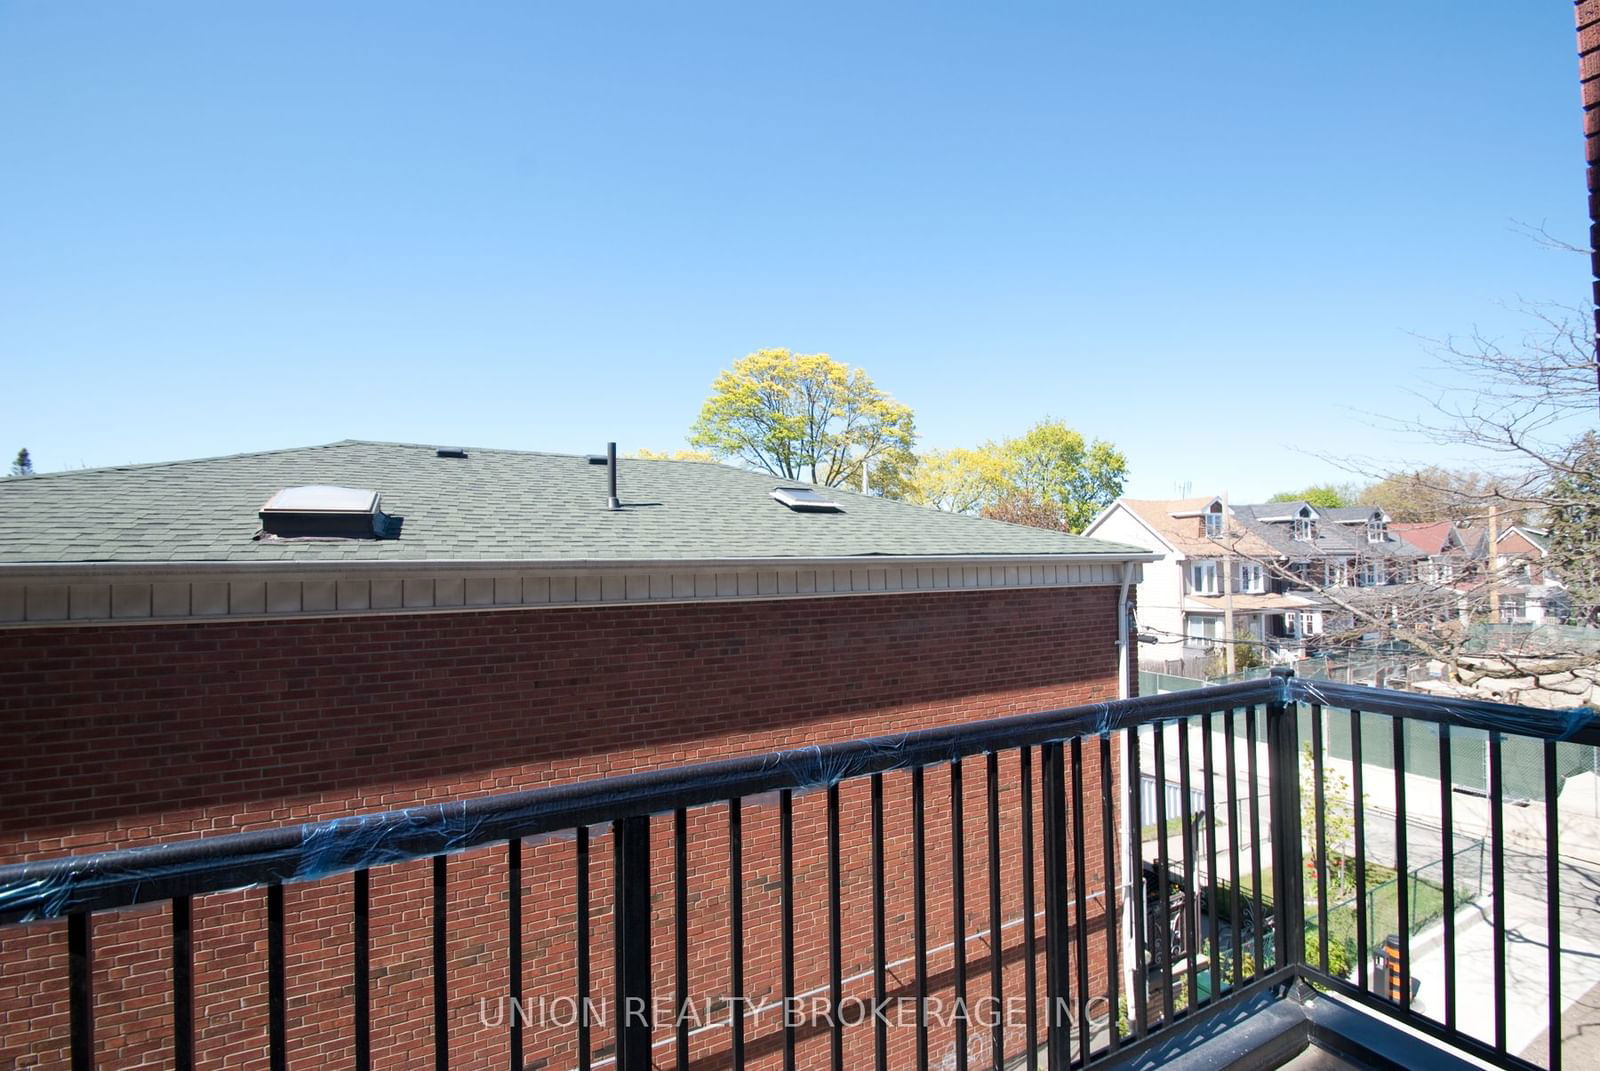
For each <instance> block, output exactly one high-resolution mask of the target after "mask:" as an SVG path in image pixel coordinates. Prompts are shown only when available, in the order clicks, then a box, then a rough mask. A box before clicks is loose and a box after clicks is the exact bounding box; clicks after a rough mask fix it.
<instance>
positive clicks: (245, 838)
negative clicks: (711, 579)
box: [0, 672, 1600, 925]
mask: <svg viewBox="0 0 1600 1071" xmlns="http://www.w3.org/2000/svg"><path fill="white" fill-rule="evenodd" d="M1272 702H1283V703H1289V702H1311V703H1322V704H1324V705H1326V706H1331V707H1348V708H1354V709H1360V710H1364V711H1370V712H1372V713H1378V714H1394V715H1399V716H1401V717H1411V718H1420V719H1422V720H1426V721H1432V722H1436V723H1440V724H1450V725H1461V726H1466V727H1470V728H1475V729H1489V730H1496V731H1501V732H1506V733H1515V734H1518V735H1523V736H1532V737H1540V738H1544V739H1560V740H1574V741H1577V742H1580V743H1588V744H1600V719H1597V718H1596V716H1595V714H1594V712H1593V711H1577V712H1572V711H1544V710H1532V709H1529V708H1525V707H1517V706H1510V705H1507V704H1503V703H1486V702H1481V701H1476V700H1466V699H1447V698H1441V697H1436V696H1425V695H1418V694H1415V693H1409V692H1393V691H1387V690H1384V689H1377V688H1368V687H1365V686H1361V685H1343V684H1334V683H1332V682H1328V681H1314V680H1304V679H1300V678H1296V677H1293V676H1292V675H1291V674H1288V673H1286V672H1275V673H1274V674H1273V676H1271V677H1269V678H1262V679H1258V680H1249V681H1240V682H1236V683H1233V684H1225V685H1219V686H1213V687H1207V688H1197V689H1192V690H1188V691H1183V692H1175V693H1171V694H1167V695H1159V696H1141V697H1139V698H1135V699H1122V700H1113V701H1108V702H1103V703H1092V704H1086V705H1083V706H1076V707H1066V708H1062V709H1059V710H1050V711H1043V712H1040V713H1036V714H1024V715H1016V716H1013V717H1007V718H998V719H993V720H989V721H982V722H969V723H965V724H960V725H954V726H947V727H940V728H934V729H925V730H920V731H917V732H908V733H899V734H895V735H892V736H881V737H873V738H868V739H864V740H852V741H846V742H843V743H838V744H827V745H822V746H818V747H808V748H800V749H795V750H790V751H778V752H770V753H766V754H761V755H751V756H743V757H739V758H731V759H723V760H719V761H715V762H708V763H702V764H699V765H695V766H688V767H672V768H666V769H658V770H649V771H645V772H641V773H633V774H624V775H620V776H616V777H607V778H602V779H598V780H590V781H581V782H572V783H567V784H559V785H550V786H546V787H541V788H535V789H528V790H525V791H522V792H514V793H505V794H501V795H495V796H482V797H476V798H472V799H466V800H455V801H451V802H448V803H436V804H427V805H422V806H417V807H410V808H406V809H404V810H399V811H388V812H382V813H378V814H363V815H354V816H350V817H346V818H337V819H333V820H330V821H324V822H314V823H308V824H305V825H299V826H287V827H280V828H277V829H270V830H261V831H256V832H248V833H230V834H224V835H221V836H215V837H200V838H191V839H187V840H180V841H172V842H167V843H162V844H156V845H150V846H147V847H136V848H125V849H120V850H116V851H110V852H103V853H99V854H95V855H81V856H68V857H60V858H55V859H48V860H40V861H36V862H30V863H19V864H13V865H10V866H3V867H0V925H4V924H8V923H16V922H27V921H33V920H36V919H46V918H58V917H61V916H63V915H66V914H68V913H70V912H75V911H96V910H105V909H110V908H117V907H128V906H131V905H134V904H141V903H151V902H156V901H160V900H165V899H169V898H171V897H173V896H177V895H198V894H202V893H207V892H217V891H221V890H224V889H239V888H247V887H250V886H257V885H264V884H272V883H278V882H296V881H312V880H316V879H318V878H323V877H329V876H332V875H335V874H340V873H346V872H349V871H352V870H358V869H362V868H365V867H372V866H383V865H387V864H391V863H399V862H405V861H408V860H413V859H421V858H426V857H429V856H433V855H440V854H448V853H454V852H460V851H465V850H467V849H469V848H474V847H478V846H480V845H484V844H490V843H493V842H495V841H500V840H507V839H510V838H513V837H538V836H543V835H548V834H559V833H565V832H567V831H570V830H573V829H576V828H578V827H579V826H589V825H595V824H598V823H604V822H610V821H612V820H614V819H618V818H623V817H628V816H632V815H641V814H659V813H664V812H667V811H671V810H673V809H675V808H678V807H696V806H701V805H704V804H709V803H717V802H721V801H724V800H728V799H732V798H735V797H747V796H754V795H759V794H762V793H767V792H773V791H776V790H779V789H812V788H822V787H826V786H828V785H831V784H836V783H838V782H841V781H845V780H850V779H853V778H858V777H864V776H867V775H869V774H873V773H881V772H886V771H889V770H896V769H903V768H910V767H915V766H926V765H931V764H937V763H944V762H951V761H954V760H956V759H960V758H965V757H967V756H971V755H980V754H984V753H986V752H991V751H1004V750H1009V749H1012V748H1019V747H1030V746H1035V745H1038V744H1044V743H1050V742H1054V741H1060V740H1068V739H1072V738H1073V737H1082V736H1094V735H1098V734H1101V733H1106V732H1111V731H1113V730H1117V729H1124V728H1128V727H1131V726H1138V725H1144V724H1149V723H1154V722H1162V721H1167V720H1171V719H1174V718H1180V717H1186V716H1190V715H1195V714H1205V713H1211V712H1215V711H1222V710H1228V709H1237V708H1240V707H1245V706H1250V705H1256V704H1266V703H1272Z"/></svg>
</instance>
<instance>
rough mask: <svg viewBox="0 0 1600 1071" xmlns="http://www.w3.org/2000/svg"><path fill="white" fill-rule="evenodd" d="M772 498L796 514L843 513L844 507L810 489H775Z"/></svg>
mask: <svg viewBox="0 0 1600 1071" xmlns="http://www.w3.org/2000/svg"><path fill="white" fill-rule="evenodd" d="M772 497H773V498H775V499H777V500H778V501H779V502H782V503H783V504H784V505H785V506H788V507H789V508H790V509H792V510H794V511H795V512H796V513H843V512H844V507H842V506H840V505H839V503H837V502H835V501H833V500H832V499H830V498H828V497H826V496H824V495H822V494H819V493H818V492H817V491H815V490H813V489H811V488H809V487H775V488H773V490H772Z"/></svg>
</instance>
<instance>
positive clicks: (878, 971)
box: [872, 773, 889, 1071]
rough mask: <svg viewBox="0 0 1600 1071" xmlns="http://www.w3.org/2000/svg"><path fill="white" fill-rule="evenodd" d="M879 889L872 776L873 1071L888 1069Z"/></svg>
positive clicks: (877, 811)
mask: <svg viewBox="0 0 1600 1071" xmlns="http://www.w3.org/2000/svg"><path fill="white" fill-rule="evenodd" d="M883 886H884V869H883V775H882V774H881V773H875V774H873V775H872V1007H873V1009H874V1010H873V1016H872V1061H873V1067H874V1068H875V1069H876V1071H888V1068H889V1021H888V1015H889V980H888V977H887V973H886V964H887V963H888V959H887V947H886V944H887V933H886V926H885V923H884V907H883V899H884V887H883Z"/></svg>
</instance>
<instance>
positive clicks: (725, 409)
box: [689, 349, 917, 497]
mask: <svg viewBox="0 0 1600 1071" xmlns="http://www.w3.org/2000/svg"><path fill="white" fill-rule="evenodd" d="M916 437H917V433H916V422H915V419H914V418H913V416H912V413H911V410H910V409H909V408H907V407H906V406H904V405H901V404H900V403H899V402H897V401H895V400H894V399H893V398H892V397H890V396H889V395H888V394H887V393H885V392H884V391H882V390H879V389H878V387H877V386H876V385H875V384H874V383H873V382H872V377H870V376H868V375H867V373H866V372H864V371H862V370H861V369H860V368H852V367H850V366H849V365H847V364H844V363H843V362H841V361H836V360H834V359H833V358H831V357H829V356H828V355H827V354H825V353H790V352H789V351H788V350H784V349H772V350H759V351H757V352H755V353H752V354H750V355H749V356H747V357H744V358H741V359H740V360H738V361H735V362H734V365H733V367H732V368H730V369H728V370H727V371H725V372H723V373H722V374H721V375H719V376H717V379H716V382H714V383H713V384H712V385H711V396H710V397H709V398H707V399H706V400H705V404H704V405H702V406H701V407H700V416H699V418H698V419H697V420H695V422H694V427H693V428H692V429H691V432H690V435H689V442H690V444H691V445H693V446H696V447H700V448H701V449H704V450H707V451H709V452H710V453H711V454H713V455H715V456H716V457H718V458H721V459H729V458H731V459H734V460H737V461H739V462H742V463H743V464H746V465H749V466H751V467H752V468H757V469H761V470H763V471H765V472H770V473H772V474H773V475H774V476H780V477H782V478H783V479H786V480H806V481H809V482H811V483H818V484H823V485H825V486H828V487H838V486H841V485H847V486H857V487H858V486H860V484H861V467H862V465H866V466H867V471H868V480H869V486H870V487H871V488H872V489H873V490H875V491H878V492H880V493H882V494H887V495H891V496H894V497H899V496H900V495H901V494H902V493H903V491H904V485H905V483H906V481H907V479H908V477H909V474H910V472H911V470H912V469H913V468H914V467H915V465H916V457H915V455H913V454H912V452H911V448H912V446H913V445H914V444H915V442H916Z"/></svg>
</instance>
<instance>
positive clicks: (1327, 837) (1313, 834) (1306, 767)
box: [1300, 744, 1366, 897]
mask: <svg viewBox="0 0 1600 1071" xmlns="http://www.w3.org/2000/svg"><path fill="white" fill-rule="evenodd" d="M1316 784H1317V766H1316V761H1315V758H1314V757H1313V755H1312V753H1311V745H1310V744H1306V745H1305V746H1304V747H1302V748H1301V749H1300V839H1301V851H1302V853H1303V854H1302V856H1301V858H1303V859H1304V860H1305V866H1306V888H1308V889H1315V888H1316V880H1317V874H1318V873H1320V872H1321V871H1322V870H1323V868H1325V867H1326V868H1328V875H1327V876H1328V895H1329V896H1330V897H1337V896H1341V895H1343V893H1344V888H1345V885H1346V884H1347V880H1348V875H1346V873H1345V865H1344V864H1345V858H1344V855H1343V854H1342V852H1341V851H1340V849H1342V848H1343V846H1344V845H1345V844H1346V843H1348V842H1349V840H1350V838H1351V837H1352V836H1353V835H1354V833H1355V805H1354V804H1353V803H1352V802H1351V800H1350V783H1349V782H1348V781H1346V780H1345V778H1344V775H1342V774H1339V773H1336V772H1335V771H1334V769H1333V767H1332V766H1331V765H1330V764H1328V763H1326V762H1325V763H1323V764H1322V803H1323V807H1322V831H1323V839H1324V841H1325V842H1326V844H1327V846H1328V858H1327V859H1323V858H1321V857H1320V856H1318V855H1317V793H1316ZM1365 798H1366V797H1365V796H1363V797H1362V799H1363V802H1365Z"/></svg>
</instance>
